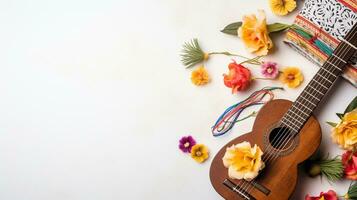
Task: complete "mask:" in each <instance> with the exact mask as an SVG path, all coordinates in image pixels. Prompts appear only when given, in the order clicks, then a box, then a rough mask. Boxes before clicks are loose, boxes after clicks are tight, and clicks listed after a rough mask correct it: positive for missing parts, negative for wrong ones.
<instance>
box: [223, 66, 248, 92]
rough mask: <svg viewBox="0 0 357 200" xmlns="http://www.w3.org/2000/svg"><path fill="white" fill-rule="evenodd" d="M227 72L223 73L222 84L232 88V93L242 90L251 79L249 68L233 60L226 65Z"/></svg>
mask: <svg viewBox="0 0 357 200" xmlns="http://www.w3.org/2000/svg"><path fill="white" fill-rule="evenodd" d="M228 69H229V73H228V75H227V74H223V77H224V79H223V80H224V85H225V86H227V87H229V88H232V93H236V92H237V91H242V90H245V89H247V88H248V86H249V83H250V81H251V78H250V77H251V74H250V71H249V69H247V68H245V67H244V66H243V65H240V64H237V63H236V62H235V61H234V62H232V63H230V64H229V65H228Z"/></svg>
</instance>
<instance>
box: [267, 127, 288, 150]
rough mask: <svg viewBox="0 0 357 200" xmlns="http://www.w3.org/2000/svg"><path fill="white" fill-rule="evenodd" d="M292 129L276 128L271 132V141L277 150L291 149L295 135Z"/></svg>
mask: <svg viewBox="0 0 357 200" xmlns="http://www.w3.org/2000/svg"><path fill="white" fill-rule="evenodd" d="M290 133H291V132H290V130H289V129H288V128H286V127H277V128H274V129H273V130H272V131H271V132H270V134H269V143H270V145H271V146H273V147H274V148H275V149H277V150H286V149H289V148H290V147H291V146H292V145H293V143H294V139H293V138H292V137H293V136H292V135H291V134H290Z"/></svg>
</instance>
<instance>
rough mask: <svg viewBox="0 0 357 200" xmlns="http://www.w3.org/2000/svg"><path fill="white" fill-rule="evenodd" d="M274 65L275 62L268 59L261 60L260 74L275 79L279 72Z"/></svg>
mask: <svg viewBox="0 0 357 200" xmlns="http://www.w3.org/2000/svg"><path fill="white" fill-rule="evenodd" d="M276 65H277V63H276V62H270V61H268V62H263V64H262V71H261V72H262V75H263V76H264V77H266V78H272V79H275V78H276V77H277V76H278V74H279V70H278V67H277V66H276Z"/></svg>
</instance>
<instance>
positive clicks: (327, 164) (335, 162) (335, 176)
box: [319, 157, 343, 182]
mask: <svg viewBox="0 0 357 200" xmlns="http://www.w3.org/2000/svg"><path fill="white" fill-rule="evenodd" d="M319 165H320V167H321V173H322V174H323V175H324V176H326V178H327V179H328V180H329V181H332V182H333V181H336V180H339V179H341V178H342V176H343V165H342V161H341V159H340V158H338V157H335V158H332V159H323V160H320V161H319Z"/></svg>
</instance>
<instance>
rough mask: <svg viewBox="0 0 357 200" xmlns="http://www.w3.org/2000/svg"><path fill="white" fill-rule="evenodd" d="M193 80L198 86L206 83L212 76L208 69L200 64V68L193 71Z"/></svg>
mask: <svg viewBox="0 0 357 200" xmlns="http://www.w3.org/2000/svg"><path fill="white" fill-rule="evenodd" d="M191 81H192V83H193V84H195V85H197V86H199V85H205V84H207V83H208V82H209V81H210V77H209V75H208V73H207V71H206V69H205V68H204V67H203V66H200V67H199V68H197V69H196V70H194V71H193V72H192V74H191Z"/></svg>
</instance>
